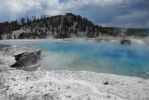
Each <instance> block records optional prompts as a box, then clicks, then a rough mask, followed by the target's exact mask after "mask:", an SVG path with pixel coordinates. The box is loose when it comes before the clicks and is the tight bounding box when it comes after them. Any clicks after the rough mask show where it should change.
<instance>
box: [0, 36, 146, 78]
mask: <svg viewBox="0 0 149 100" xmlns="http://www.w3.org/2000/svg"><path fill="white" fill-rule="evenodd" d="M0 44H9V45H16V46H27V47H35V48H40V49H42V51H43V55H42V60H41V61H40V63H41V65H42V67H41V68H44V69H47V70H77V71H78V70H79V71H80V70H81V71H82V70H83V71H94V72H102V73H112V74H118V75H127V76H139V77H143V78H148V77H149V75H148V72H149V46H147V45H139V44H135V43H134V44H132V45H121V44H119V43H118V42H117V43H116V42H115V43H113V42H108V41H101V42H96V41H88V40H83V39H77V40H73V41H69V42H56V41H50V40H2V41H0Z"/></svg>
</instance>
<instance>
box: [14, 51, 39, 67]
mask: <svg viewBox="0 0 149 100" xmlns="http://www.w3.org/2000/svg"><path fill="white" fill-rule="evenodd" d="M40 55H41V51H40V50H39V51H34V52H24V53H21V54H18V55H15V59H16V61H17V62H16V63H15V64H14V65H12V66H11V67H16V68H23V67H28V66H31V65H35V64H37V62H38V60H39V59H40Z"/></svg>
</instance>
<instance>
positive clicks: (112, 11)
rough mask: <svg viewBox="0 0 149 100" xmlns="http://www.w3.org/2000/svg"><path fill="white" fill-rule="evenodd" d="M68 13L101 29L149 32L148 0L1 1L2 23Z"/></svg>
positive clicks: (0, 15) (0, 20)
mask: <svg viewBox="0 0 149 100" xmlns="http://www.w3.org/2000/svg"><path fill="white" fill-rule="evenodd" d="M68 12H72V13H74V14H77V15H81V16H83V17H86V18H88V19H89V20H91V21H93V22H94V23H95V24H98V25H102V26H120V27H137V28H138V27H140V28H149V0H0V22H3V21H10V20H14V19H19V18H21V17H27V16H41V15H43V14H44V15H49V16H51V15H58V14H65V13H68Z"/></svg>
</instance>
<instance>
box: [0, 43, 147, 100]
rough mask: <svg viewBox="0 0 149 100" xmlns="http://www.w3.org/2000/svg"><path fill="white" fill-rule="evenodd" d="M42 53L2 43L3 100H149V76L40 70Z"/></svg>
mask: <svg viewBox="0 0 149 100" xmlns="http://www.w3.org/2000/svg"><path fill="white" fill-rule="evenodd" d="M40 54H41V53H40V50H38V49H29V48H17V47H9V46H8V47H6V46H1V48H0V55H1V56H0V71H1V72H0V100H149V80H147V79H142V78H137V77H127V76H119V75H111V74H102V73H93V72H85V71H80V72H77V71H46V70H39V69H38V70H37V69H36V68H37V67H38V66H39V64H38V60H39V58H40ZM25 62H26V63H25ZM28 70H31V71H28Z"/></svg>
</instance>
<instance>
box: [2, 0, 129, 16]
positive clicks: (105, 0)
mask: <svg viewBox="0 0 149 100" xmlns="http://www.w3.org/2000/svg"><path fill="white" fill-rule="evenodd" d="M124 1H125V2H126V1H127V0H68V1H66V2H62V3H60V2H59V0H0V17H4V16H7V17H8V16H9V18H10V19H13V18H17V17H18V16H25V15H26V14H27V13H28V12H30V13H31V12H33V14H37V15H39V13H42V14H50V15H55V14H59V13H63V12H67V11H70V10H76V9H80V8H82V7H84V6H86V5H94V6H101V7H103V6H113V5H118V4H121V3H124ZM38 11H39V12H38ZM6 12H7V13H6ZM4 13H5V14H4Z"/></svg>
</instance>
